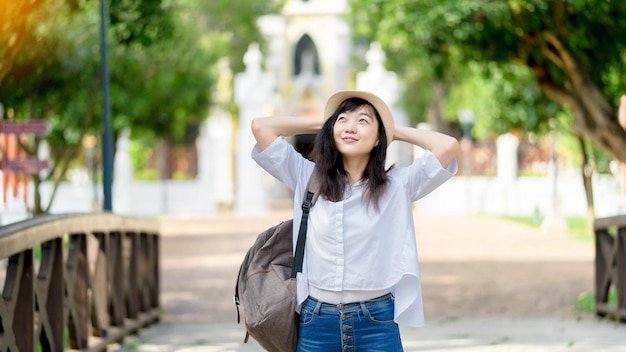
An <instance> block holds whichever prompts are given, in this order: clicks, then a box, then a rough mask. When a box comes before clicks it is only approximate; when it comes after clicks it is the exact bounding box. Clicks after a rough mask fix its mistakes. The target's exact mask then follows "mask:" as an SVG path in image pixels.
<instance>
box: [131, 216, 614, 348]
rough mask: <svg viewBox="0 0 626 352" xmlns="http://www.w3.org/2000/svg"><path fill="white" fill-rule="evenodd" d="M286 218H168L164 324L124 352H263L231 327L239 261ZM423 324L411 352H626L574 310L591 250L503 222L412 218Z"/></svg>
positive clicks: (412, 335) (610, 331)
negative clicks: (258, 238) (265, 232)
mask: <svg viewBox="0 0 626 352" xmlns="http://www.w3.org/2000/svg"><path fill="white" fill-rule="evenodd" d="M289 217H290V213H289V212H288V211H275V212H272V213H270V214H267V215H264V216H258V217H240V216H236V215H234V214H231V213H225V214H219V215H218V216H215V217H212V218H167V219H163V221H162V233H163V240H162V262H161V267H162V283H161V287H162V288H161V289H162V294H161V302H162V305H163V309H164V314H163V319H162V323H160V324H158V325H155V326H153V327H150V328H149V329H146V330H144V331H141V332H140V334H139V335H138V336H136V337H133V338H131V339H128V340H127V341H126V343H125V345H124V346H122V347H120V348H119V350H133V351H146V352H147V351H262V349H261V348H260V347H259V346H258V345H257V344H256V343H255V342H254V341H253V340H250V341H249V342H248V343H247V344H244V343H243V337H244V335H245V330H244V328H243V326H242V325H237V323H236V310H235V308H234V305H233V304H232V293H233V290H234V283H235V279H236V273H237V270H238V267H239V264H240V262H241V260H242V258H243V255H244V253H245V251H246V249H247V248H248V247H249V246H250V245H251V244H252V242H253V241H254V238H255V236H256V234H257V233H258V232H260V231H261V230H263V229H265V228H267V227H269V226H271V225H273V224H275V223H277V222H278V221H280V220H285V219H288V218H289ZM416 230H417V242H418V250H419V254H420V265H421V275H422V281H423V289H424V304H425V309H426V321H427V322H426V327H424V328H405V327H403V328H402V339H403V343H404V348H405V351H626V324H618V323H615V322H612V321H606V320H601V319H597V318H595V317H594V316H592V315H589V314H585V313H580V312H575V311H573V310H572V307H573V305H574V304H575V302H576V298H577V296H578V295H579V294H581V293H583V292H586V291H590V290H591V289H592V287H593V256H594V255H593V244H592V243H591V242H582V241H577V240H571V239H568V238H567V237H566V236H565V235H563V234H558V233H544V232H541V231H538V230H536V229H533V228H529V227H526V226H522V225H517V224H512V223H509V222H505V221H501V220H493V219H487V218H483V217H472V216H426V215H421V214H416Z"/></svg>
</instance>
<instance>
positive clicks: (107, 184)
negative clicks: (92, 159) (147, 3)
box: [100, 0, 113, 211]
mask: <svg viewBox="0 0 626 352" xmlns="http://www.w3.org/2000/svg"><path fill="white" fill-rule="evenodd" d="M105 1H106V0H100V54H101V67H102V95H103V97H102V105H103V106H102V109H103V114H102V121H103V124H104V126H103V131H102V190H103V195H104V202H103V210H105V211H111V210H113V199H112V198H113V192H112V191H111V184H112V183H113V134H112V132H111V121H110V117H109V113H110V107H109V64H108V59H107V20H106V18H107V16H106V3H105Z"/></svg>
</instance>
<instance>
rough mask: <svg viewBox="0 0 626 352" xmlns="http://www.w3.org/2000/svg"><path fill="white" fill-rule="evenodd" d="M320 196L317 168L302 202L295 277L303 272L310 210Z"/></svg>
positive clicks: (295, 257)
mask: <svg viewBox="0 0 626 352" xmlns="http://www.w3.org/2000/svg"><path fill="white" fill-rule="evenodd" d="M318 196H319V180H318V179H317V175H316V170H315V169H314V170H313V173H312V174H311V178H310V179H309V183H308V184H307V191H306V197H305V199H304V201H303V202H302V220H301V221H300V229H299V231H298V240H297V241H296V253H295V254H294V256H293V266H292V268H291V276H290V277H291V278H292V279H295V278H296V275H298V273H301V272H302V262H303V261H304V244H305V243H306V230H307V227H308V223H309V212H310V211H311V207H312V206H313V205H314V204H315V202H316V201H317V197H318Z"/></svg>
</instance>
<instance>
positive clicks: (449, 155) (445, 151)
mask: <svg viewBox="0 0 626 352" xmlns="http://www.w3.org/2000/svg"><path fill="white" fill-rule="evenodd" d="M460 151H461V145H460V144H459V141H458V140H457V139H456V138H454V137H448V138H446V141H445V142H444V143H442V146H441V150H440V153H439V154H438V157H439V161H440V162H441V165H442V166H443V167H448V164H450V162H452V160H454V159H455V158H456V157H457V156H458V155H459V153H460Z"/></svg>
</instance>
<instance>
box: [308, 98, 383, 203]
mask: <svg viewBox="0 0 626 352" xmlns="http://www.w3.org/2000/svg"><path fill="white" fill-rule="evenodd" d="M364 105H366V106H369V107H371V108H372V110H373V111H374V112H375V113H376V119H377V120H378V144H377V145H376V146H375V147H374V149H372V151H371V152H370V157H369V161H368V162H367V167H366V168H365V172H364V174H363V181H365V191H364V192H363V196H364V200H365V201H366V202H367V203H368V205H374V207H375V208H378V203H379V201H380V198H381V197H382V196H383V194H384V193H385V189H386V188H387V182H388V181H389V178H388V176H387V171H389V170H385V160H386V158H387V135H386V134H385V126H384V125H383V121H382V119H381V118H380V115H379V114H378V111H376V108H374V106H373V105H372V104H370V103H369V102H368V101H367V100H364V99H360V98H349V99H346V100H345V101H343V102H342V103H341V104H339V107H338V108H337V110H336V111H335V112H334V113H333V114H332V115H331V116H330V117H329V118H328V119H326V122H325V123H324V125H323V126H322V129H321V130H320V132H319V133H318V135H317V138H316V140H315V144H314V146H313V152H312V154H311V156H312V159H313V161H314V162H315V164H316V172H317V176H318V180H320V190H319V194H320V195H322V196H324V197H325V198H326V199H328V200H330V201H333V202H338V201H341V200H343V195H344V192H345V189H346V186H347V185H348V182H347V175H346V170H345V169H344V167H343V160H342V158H341V153H340V152H339V151H338V150H337V145H336V144H335V139H334V138H333V129H334V126H335V122H336V121H337V118H338V117H339V115H340V114H342V113H344V112H352V111H355V110H357V109H358V108H360V107H362V106H364Z"/></svg>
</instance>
